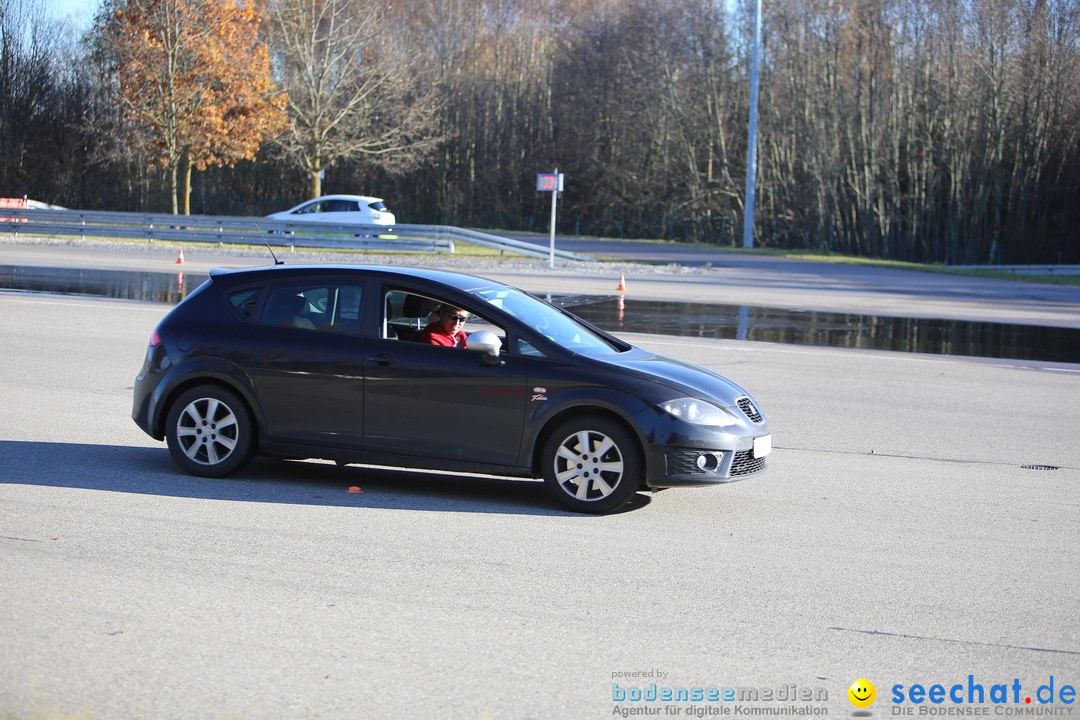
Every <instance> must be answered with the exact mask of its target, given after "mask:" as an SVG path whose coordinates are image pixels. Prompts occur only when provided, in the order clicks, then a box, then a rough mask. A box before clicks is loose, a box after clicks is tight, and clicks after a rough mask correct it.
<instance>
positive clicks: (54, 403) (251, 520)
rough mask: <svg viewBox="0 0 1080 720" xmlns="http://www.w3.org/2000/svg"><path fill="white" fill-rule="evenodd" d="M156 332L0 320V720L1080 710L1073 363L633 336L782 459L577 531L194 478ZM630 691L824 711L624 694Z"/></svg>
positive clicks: (415, 503) (559, 518)
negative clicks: (149, 425) (151, 411)
mask: <svg viewBox="0 0 1080 720" xmlns="http://www.w3.org/2000/svg"><path fill="white" fill-rule="evenodd" d="M8 250H9V248H4V247H0V263H11V262H12V261H11V259H10V258H11V257H12V254H11V253H10V252H8ZM82 252H92V251H87V250H79V251H78V252H77V253H75V255H78V254H79V253H82ZM64 254H65V256H68V257H74V255H67V254H66V252H65V253H64ZM192 255H197V254H196V253H189V254H188V263H189V267H186V268H185V271H195V272H201V271H202V267H201V264H202V263H203V260H202V259H199V258H197V257H196V258H194V259H193V258H192V257H191V256H192ZM102 257H103V258H104V259H103V262H112V261H113V260H112V258H110V257H105V256H102ZM120 257H121V256H117V259H120ZM146 257H150V258H151V261H152V262H157V261H161V262H164V261H165V260H164V258H163V257H156V258H155V257H153V256H146ZM146 257H144V258H143V262H144V263H145V261H146ZM50 259H53V257H50ZM74 261H76V262H77V261H79V260H78V259H77V258H76V260H74ZM212 261H213V260H212V259H211V260H207V262H208V263H209V262H212ZM131 262H132V266H134V265H136V264H138V263H136V262H135V261H134V260H132V261H131ZM514 272H515V273H517V272H520V273H521V275H520V276H521V277H522V278H524V279H528V280H530V282H535V283H543V284H545V285H552V284H554V283H553V282H552V281H551V279H549V278H544V277H540V276H539V273H528V272H525V271H518V270H514ZM560 272H563V273H564V274H565V275H566V277H567V278H569V277H570V276H571V274H572V271H570V270H566V271H560ZM485 274H491V275H494V274H496V273H491V272H485ZM642 277H647V278H649V279H647V280H644V281H639V282H637V283H634V284H632V285H630V288H631V290H630V292H634V291H635V288H637V287H638V286H639V285H646V286H647V287H650V288H654V289H656V291H657V292H659V290H660V289H666V290H667V291H673V290H674V291H679V292H697V290H695V289H693V286H691V288H689V289H687V288H686V286H685V285H684V284H683V283H682V281H681V277H680V276H677V275H673V276H671V277H666V278H665V277H660V278H659V279H657V280H656V281H655V284H653V285H647V283H649V282H650V281H651V279H653V278H656V277H657V276H655V275H649V276H646V275H642ZM691 277H697V276H691ZM559 282H565V283H567V284H570V283H571V281H570V280H568V279H567V280H560V281H559ZM591 283H607V284H610V278H607V277H603V276H601V275H597V276H582V278H581V279H580V280H579V281H578V282H577V284H576V285H575V287H578V288H581V287H587V286H589V285H590V284H591ZM519 284H522V285H526V283H519ZM791 284H792V285H796V286H798V285H801V284H802V283H800V282H797V279H796V280H793V281H792V283H791ZM543 289H544V288H541V290H543ZM549 289H551V290H552V291H555V290H554V288H549ZM802 291H804V292H807V293H811V292H812V291H813V292H815V294H816V291H814V288H810V289H805V288H804V289H803V290H802ZM820 294H821V295H822V296H826V297H827V293H825V292H821V293H820ZM698 299H700V298H698ZM912 302H920V303H922V306H923V307H926V308H928V309H938V308H944V309H949V308H952V307H955V305H954V303H955V302H956V301H955V300H954V299H950V298H947V297H946V298H933V299H924V300H919V301H916V300H912ZM1032 302H1033V303H1035V307H1036V308H1037V309H1038V310H1039V312H1040V313H1045V317H1053V316H1054V312H1053V311H1051V310H1050V309H1049V308H1048V307H1044V306H1043V304H1044V303H1045V304H1052V303H1050V302H1049V301H1046V300H1040V301H1038V302H1037V303H1036V301H1035V300H1032ZM973 306H974V307H977V308H982V311H983V312H984V313H989V312H994V311H995V310H994V308H995V303H993V302H988V301H984V302H983V303H981V304H980V303H973ZM167 311H168V308H167V307H166V306H163V305H155V304H150V303H136V302H124V301H109V300H95V299H83V298H59V297H50V296H32V295H26V294H17V293H0V318H2V320H0V328H2V331H0V349H2V352H0V397H2V398H3V408H4V412H2V413H0V468H2V471H0V472H2V476H0V588H3V592H2V598H3V602H2V605H0V607H2V612H0V718H5V720H6V718H7V717H12V718H53V717H64V718H67V717H79V718H83V717H86V718H136V717H137V718H144V717H145V718H174V717H175V718H181V717H184V718H188V717H204V718H316V717H318V718H394V717H401V718H430V717H445V718H607V717H612V716H613V714H615V716H621V715H620V714H618V713H619V711H620V710H625V709H629V708H633V709H638V710H643V709H647V708H652V709H655V710H657V712H658V713H659V714H660V716H661V717H663V716H667V717H673V716H677V717H704V716H707V715H705V713H707V712H712V711H715V712H716V713H720V712H722V711H723V709H725V708H726V709H727V710H728V711H730V712H731V713H738V714H743V712H744V711H752V712H754V713H757V714H760V713H765V712H768V713H769V715H768V716H769V717H791V718H795V717H803V716H804V714H803V713H805V712H807V711H814V712H816V713H817V716H822V714H823V713H827V714H828V715H829V716H833V717H837V716H840V717H850V716H852V714H853V712H855V708H854V707H853V706H852V704H851V703H850V702H849V701H848V698H847V696H846V691H847V688H848V686H849V685H851V684H852V683H853V682H854V681H855V680H857V679H859V678H863V677H865V678H867V679H868V680H870V681H871V682H873V683H874V684H875V685H876V686H877V692H878V699H877V701H876V702H875V704H874V705H873V706H871V707H870V708H869V710H868V711H866V712H870V713H871V716H872V717H878V718H881V717H886V716H892V715H894V714H896V710H897V707H894V704H893V703H892V702H891V699H890V698H891V697H892V694H893V690H892V688H893V687H894V686H895V685H902V686H903V689H904V691H905V692H906V691H907V688H910V686H911V685H913V684H922V685H923V686H924V687H927V688H929V687H930V686H931V685H933V684H943V685H944V686H945V688H946V689H948V688H949V687H950V686H951V685H953V684H963V685H964V687H965V688H966V687H967V684H968V682H969V681H968V677H969V675H970V676H973V682H974V683H977V684H981V685H984V686H985V688H986V693H987V694H988V695H989V693H990V690H991V686H992V685H994V684H1007V685H1009V686H1010V688H1011V687H1012V683H1013V681H1014V680H1017V681H1019V683H1020V684H1021V687H1022V691H1021V693H1020V695H1019V703H1018V704H1015V703H1013V704H1010V705H1008V706H998V705H991V704H990V699H989V697H987V702H986V704H985V705H983V706H981V707H980V706H974V707H973V706H972V705H960V706H957V705H950V704H948V703H947V704H946V705H942V706H935V707H937V709H941V710H944V709H946V708H949V709H951V710H952V711H956V710H963V709H965V708H966V709H968V710H971V709H985V710H986V711H987V713H988V715H994V714H997V715H999V716H1000V715H1001V713H1000V712H998V713H995V711H996V710H1004V709H1008V710H1018V711H1024V710H1026V709H1032V710H1055V711H1058V713H1059V714H1061V715H1065V714H1066V711H1068V710H1074V709H1075V708H1076V705H1075V704H1072V705H1070V704H1065V703H1062V702H1060V701H1058V702H1055V703H1053V704H1051V705H1042V704H1040V703H1039V702H1038V698H1037V696H1036V692H1037V688H1038V687H1039V686H1043V685H1046V684H1047V683H1048V682H1049V681H1050V678H1051V676H1052V677H1053V678H1054V680H1053V682H1054V684H1055V692H1060V690H1061V688H1062V686H1063V685H1065V684H1068V685H1071V686H1073V687H1076V686H1077V685H1080V596H1078V594H1077V592H1076V590H1075V577H1076V575H1077V572H1078V570H1080V547H1078V544H1077V542H1076V541H1077V538H1078V537H1080V513H1078V511H1077V509H1078V508H1080V489H1078V488H1080V483H1078V481H1080V444H1078V443H1077V442H1076V437H1077V430H1078V428H1080V403H1077V402H1076V398H1077V397H1078V390H1080V366H1075V365H1074V366H1064V365H1063V366H1048V365H1042V364H1038V363H1012V362H1003V361H994V362H991V361H980V360H973V359H953V358H938V357H926V356H918V355H905V354H896V353H881V352H870V351H838V350H828V349H808V348H798V347H791V346H781V345H770V344H761V343H748V342H742V343H739V342H727V341H711V340H692V339H681V338H670V337H659V336H646V335H633V334H626V335H625V337H627V338H628V339H630V340H631V341H634V342H636V343H638V344H640V345H642V346H644V347H646V348H649V349H651V350H654V351H657V352H661V353H664V354H666V355H670V356H674V357H678V358H681V359H685V360H688V361H690V362H695V363H698V364H701V365H704V366H706V367H709V368H711V369H714V370H717V371H719V372H721V373H723V374H725V375H727V376H729V377H731V378H732V379H734V380H735V381H736V382H738V383H740V384H741V385H743V386H744V387H746V388H748V389H749V390H751V391H752V392H753V393H754V394H755V397H756V398H757V399H758V400H759V401H760V403H761V405H762V406H763V407H764V409H765V411H766V413H767V415H768V417H769V423H770V427H771V428H772V429H773V432H774V443H775V445H776V447H777V449H776V451H775V453H774V455H773V456H772V458H771V459H770V464H771V470H770V472H769V474H767V475H766V476H764V477H762V478H759V479H754V480H750V481H746V482H742V483H735V484H732V485H728V486H723V487H717V488H710V489H698V490H669V491H665V492H662V493H658V494H656V495H653V496H646V495H642V496H640V497H639V499H638V500H637V502H636V503H635V504H634V505H633V506H632V507H631V508H630V509H629V510H628V511H626V512H623V513H619V514H616V515H612V516H608V517H599V518H597V517H584V516H577V515H571V514H568V513H565V512H563V511H561V510H560V509H558V508H557V507H555V506H553V505H552V504H550V503H549V502H548V501H547V500H546V499H545V497H544V494H543V492H542V488H541V487H540V486H539V485H538V484H537V483H532V482H522V481H510V480H502V479H493V478H484V477H460V476H449V475H439V474H434V473H409V472H402V471H392V470H385V469H377V468H361V467H348V468H337V467H334V466H332V465H327V464H323V463H315V462H285V461H271V460H260V461H256V462H254V463H253V464H252V465H251V466H250V467H249V468H248V469H247V470H245V471H243V472H241V473H240V474H238V475H236V476H234V477H231V478H227V479H222V480H206V479H199V478H194V477H190V476H187V475H185V474H183V473H181V472H180V471H179V470H178V469H176V468H175V466H174V465H173V464H172V462H171V460H170V459H169V457H168V453H167V451H166V449H165V448H164V445H163V444H160V443H157V442H155V441H153V440H152V439H150V438H148V437H146V436H145V435H143V434H142V433H141V431H140V430H138V428H137V427H136V426H135V425H134V423H132V422H131V420H130V417H129V415H130V409H131V386H132V381H133V379H134V375H135V373H136V372H137V370H138V367H139V365H140V364H141V361H142V357H143V354H144V353H145V347H146V342H147V339H148V337H149V335H150V333H151V331H152V329H153V327H154V326H155V324H156V323H157V321H158V320H159V319H160V318H161V317H162V316H163V315H164V313H165V312H167ZM1072 313H1074V314H1075V313H1076V308H1075V307H1073V308H1072ZM460 431H461V432H467V429H461V430H460ZM1024 465H1037V466H1047V467H1054V468H1057V469H1025V468H1024V467H1022V466H1024ZM351 486H359V487H361V488H363V493H350V492H347V490H348V488H349V487H351ZM613 683H617V684H618V685H619V687H618V688H614V687H613ZM652 683H656V684H657V685H658V686H659V687H660V688H661V689H662V688H664V687H666V688H676V689H677V688H692V687H704V688H709V687H717V688H724V687H734V688H758V689H759V690H760V689H772V690H773V697H774V698H780V697H787V693H788V692H789V691H788V688H790V686H791V685H795V686H796V690H797V692H801V691H802V690H809V691H811V692H812V693H814V694H816V695H818V696H819V697H820V695H821V694H822V693H824V694H825V695H827V699H824V700H815V701H810V702H807V701H803V700H799V701H797V702H788V701H786V700H784V701H781V700H777V699H774V700H771V701H770V700H765V699H762V697H763V695H762V694H761V693H760V692H759V695H758V700H748V701H736V702H727V703H725V702H707V701H701V702H676V701H670V702H659V701H658V702H652V703H646V702H639V703H634V702H627V701H617V700H615V697H617V694H618V691H619V690H624V691H625V690H626V689H627V688H629V687H631V686H633V687H643V688H645V689H646V691H647V690H648V688H649V686H650V685H651V684H652ZM964 692H965V693H966V689H965V691H964ZM1025 697H1032V700H1033V704H1032V705H1028V704H1026V703H1024V698H1025ZM1009 699H1010V703H1011V690H1010V698H1009ZM1059 700H1060V698H1059ZM899 707H900V709H905V708H907V709H912V710H913V713H914V714H918V712H919V709H920V708H926V707H927V705H921V706H916V705H912V704H911V703H907V704H906V705H904V706H899ZM740 708H741V710H740Z"/></svg>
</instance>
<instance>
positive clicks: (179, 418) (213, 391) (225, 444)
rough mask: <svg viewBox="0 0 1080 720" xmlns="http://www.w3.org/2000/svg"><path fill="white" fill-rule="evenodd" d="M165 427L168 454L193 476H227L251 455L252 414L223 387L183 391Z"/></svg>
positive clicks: (206, 387) (175, 402)
mask: <svg viewBox="0 0 1080 720" xmlns="http://www.w3.org/2000/svg"><path fill="white" fill-rule="evenodd" d="M165 423H166V426H165V438H166V440H167V442H168V444H169V453H170V454H171V455H172V457H173V460H175V461H176V464H177V465H179V466H180V467H181V468H183V469H184V470H186V471H187V472H189V473H191V474H192V475H200V476H202V477H221V476H223V475H228V474H229V473H231V472H235V471H236V470H239V469H240V467H241V466H243V465H244V463H246V462H247V460H248V457H249V456H250V455H251V449H252V446H253V441H254V435H255V425H254V423H253V422H252V420H251V413H250V412H248V409H247V406H245V405H244V402H243V401H242V400H241V399H240V398H239V397H238V396H237V395H236V393H234V392H232V391H230V390H227V389H225V388H223V387H218V386H216V385H201V386H199V387H194V388H191V389H190V390H186V391H184V392H183V393H181V394H180V396H179V397H177V398H176V400H175V401H174V402H173V404H172V406H170V408H169V414H168V416H167V417H166V420H165Z"/></svg>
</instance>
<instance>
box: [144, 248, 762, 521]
mask: <svg viewBox="0 0 1080 720" xmlns="http://www.w3.org/2000/svg"><path fill="white" fill-rule="evenodd" d="M441 305H446V306H448V307H454V308H461V309H462V310H463V311H466V312H465V313H463V314H469V315H470V317H469V320H468V323H467V325H466V329H467V332H468V340H467V347H466V348H465V349H459V348H452V347H440V346H434V345H430V344H427V343H424V342H418V339H419V337H418V336H419V335H420V332H421V329H422V328H423V327H424V325H425V324H426V323H427V318H428V316H429V314H430V313H431V312H432V310H433V309H434V308H438V307H439V306H441ZM132 417H133V418H134V420H135V422H136V423H138V425H139V427H141V428H142V429H143V430H144V431H146V432H147V433H148V434H149V435H151V436H152V437H154V438H157V439H159V440H160V439H165V440H167V442H168V447H169V451H170V453H171V454H172V457H173V458H174V460H175V461H176V463H177V464H178V465H179V466H180V467H181V468H183V469H184V470H186V471H188V472H190V473H193V474H196V475H202V476H211V477H217V476H222V475H226V474H228V473H231V472H233V471H235V470H237V469H239V468H240V467H242V466H243V465H244V463H245V462H246V461H247V460H248V459H249V458H250V457H251V455H252V454H253V453H256V452H258V453H263V454H267V455H275V456H280V457H288V458H327V459H332V460H336V461H338V462H339V463H370V464H380V465H392V466H400V467H409V468H426V469H440V470H450V471H460V472H479V473H489V474H495V475H506V476H515V477H542V478H543V479H544V482H545V484H546V486H547V488H548V490H549V492H550V494H551V496H552V497H553V498H554V499H555V500H556V501H557V502H559V503H561V504H562V505H564V506H565V507H567V508H569V509H571V510H575V511H579V512H590V513H603V512H610V511H612V510H615V509H617V508H619V507H621V506H622V505H624V504H625V503H626V502H627V501H628V500H629V499H630V498H631V497H632V496H633V495H634V493H635V492H637V491H639V490H649V489H659V488H667V487H675V486H692V485H713V484H717V483H726V482H730V481H732V480H738V479H742V478H747V477H751V476H754V475H757V474H759V473H762V472H764V471H765V458H766V456H767V455H768V454H769V452H770V451H771V436H770V434H769V427H768V424H767V422H766V420H765V417H764V415H763V413H762V411H761V409H760V408H759V407H758V405H757V403H756V402H755V401H754V400H753V398H752V397H751V396H750V395H749V394H748V393H747V392H746V391H744V390H742V389H741V388H740V387H738V386H737V385H735V384H734V383H732V382H731V381H730V380H727V379H726V378H724V377H722V376H720V375H718V374H716V373H713V372H710V371H708V370H705V369H703V368H700V367H697V366H694V365H690V364H688V363H683V362H679V361H677V360H672V359H669V358H664V357H660V356H657V355H654V354H652V353H650V352H647V351H645V350H642V349H640V348H636V347H634V346H632V345H630V344H628V343H626V342H624V341H622V340H620V339H618V338H616V337H614V336H612V335H609V334H608V333H606V332H604V331H602V330H599V329H597V328H596V327H593V326H592V325H590V324H588V323H586V322H584V321H582V320H580V319H578V318H576V317H574V315H572V314H571V313H569V312H567V311H565V310H562V309H559V308H556V307H554V306H552V305H550V304H548V303H546V302H544V301H542V300H540V299H538V298H535V297H533V296H531V295H529V294H528V293H525V292H523V291H521V290H518V289H515V288H513V287H509V286H506V285H502V284H499V283H496V282H492V281H490V280H485V279H483V278H479V277H475V276H470V275H463V274H458V273H451V272H440V271H434V270H417V269H401V268H391V267H361V266H352V265H342V266H325V265H321V266H287V267H286V266H274V267H269V268H260V269H253V270H218V269H215V270H212V271H211V272H210V277H209V279H208V280H207V281H206V282H205V283H203V285H201V286H200V287H199V288H198V289H197V290H195V291H194V292H193V293H192V294H191V295H189V296H188V297H187V298H186V299H185V300H184V301H183V302H182V303H180V304H179V305H178V306H177V307H175V308H174V309H173V310H172V311H171V312H170V313H169V314H168V315H167V316H166V317H165V318H164V319H163V320H162V321H161V323H160V324H159V325H158V327H157V329H156V330H155V332H154V334H153V336H152V338H151V341H150V347H149V348H148V350H147V353H146V359H145V361H144V363H143V368H142V370H141V371H140V373H139V376H138V378H137V380H136V383H135V397H134V409H133V413H132Z"/></svg>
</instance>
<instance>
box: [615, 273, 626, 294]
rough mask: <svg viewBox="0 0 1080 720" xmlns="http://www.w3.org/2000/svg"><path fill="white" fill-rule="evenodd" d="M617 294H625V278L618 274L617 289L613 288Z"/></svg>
mask: <svg viewBox="0 0 1080 720" xmlns="http://www.w3.org/2000/svg"><path fill="white" fill-rule="evenodd" d="M615 290H616V291H617V292H626V276H625V275H623V274H621V273H620V274H619V287H617V288H615Z"/></svg>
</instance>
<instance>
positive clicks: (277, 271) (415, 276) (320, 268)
mask: <svg viewBox="0 0 1080 720" xmlns="http://www.w3.org/2000/svg"><path fill="white" fill-rule="evenodd" d="M353 273H356V274H358V275H363V276H364V277H377V278H381V279H383V280H389V281H395V280H396V281H409V280H421V281H427V282H435V283H440V284H442V285H447V286H449V287H451V288H454V289H456V290H461V291H465V292H468V291H471V290H476V289H478V288H490V287H499V288H510V286H509V285H506V284H504V283H500V282H496V281H495V280H489V279H487V278H483V277H480V276H478V275H469V274H466V273H459V272H452V271H449V270H429V269H427V268H406V267H394V266H391V265H343V264H341V265H334V264H320V265H269V266H265V267H256V268H236V269H230V268H212V269H211V270H210V278H211V279H212V280H214V281H215V282H216V281H219V280H225V281H226V282H228V283H229V284H242V283H246V282H271V281H279V280H285V281H287V280H289V279H290V278H294V277H295V278H301V277H313V276H314V277H317V276H320V275H326V276H330V275H338V276H340V275H351V274H353Z"/></svg>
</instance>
